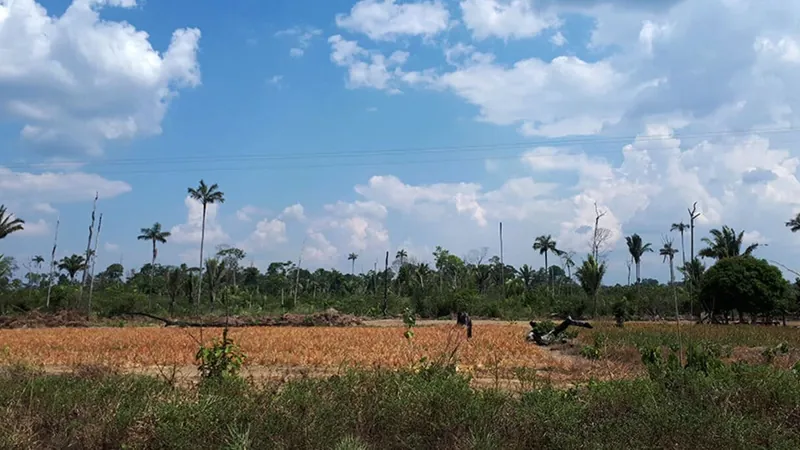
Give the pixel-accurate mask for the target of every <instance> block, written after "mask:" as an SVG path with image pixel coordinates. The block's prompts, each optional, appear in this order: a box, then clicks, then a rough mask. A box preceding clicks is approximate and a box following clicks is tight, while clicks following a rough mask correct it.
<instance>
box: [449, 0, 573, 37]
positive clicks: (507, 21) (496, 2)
mask: <svg viewBox="0 0 800 450" xmlns="http://www.w3.org/2000/svg"><path fill="white" fill-rule="evenodd" d="M461 12H462V14H463V18H464V24H465V25H466V26H467V28H468V29H469V30H470V31H472V34H473V36H474V37H475V38H476V39H485V38H487V37H489V36H495V37H499V38H502V39H510V38H517V39H519V38H526V37H533V36H536V35H538V34H539V33H541V32H542V31H543V30H546V29H548V28H553V27H557V26H559V24H560V22H559V20H558V17H557V16H556V15H555V14H553V13H552V12H550V11H546V10H537V9H536V8H535V7H534V2H533V1H531V0H462V1H461Z"/></svg>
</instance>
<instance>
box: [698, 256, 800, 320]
mask: <svg viewBox="0 0 800 450" xmlns="http://www.w3.org/2000/svg"><path fill="white" fill-rule="evenodd" d="M789 287H790V286H789V282H788V281H786V280H785V279H784V278H783V274H782V273H781V271H780V269H778V268H777V267H775V266H773V265H770V264H769V263H768V262H767V261H766V260H763V259H757V258H754V257H752V256H749V255H743V256H732V257H726V258H722V259H720V260H719V261H718V262H717V263H716V264H714V265H713V266H711V268H710V269H708V271H706V273H705V275H704V276H703V285H702V289H701V291H700V300H701V302H702V304H703V306H704V308H705V309H706V310H707V311H708V312H710V313H712V314H715V313H720V312H722V313H725V314H726V315H727V314H728V313H729V312H731V311H733V310H736V311H738V313H739V317H740V319H743V314H751V315H752V316H753V318H755V317H756V315H759V314H762V315H764V316H766V317H767V318H769V317H771V315H772V313H774V312H775V311H776V308H777V307H778V305H779V304H780V302H781V301H782V300H783V299H784V298H785V297H786V295H787V292H788V289H789Z"/></svg>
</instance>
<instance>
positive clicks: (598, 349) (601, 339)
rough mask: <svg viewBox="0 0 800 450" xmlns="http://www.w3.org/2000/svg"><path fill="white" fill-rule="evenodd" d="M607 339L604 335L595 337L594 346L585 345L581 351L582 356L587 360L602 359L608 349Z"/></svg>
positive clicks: (600, 334) (599, 334) (598, 334)
mask: <svg viewBox="0 0 800 450" xmlns="http://www.w3.org/2000/svg"><path fill="white" fill-rule="evenodd" d="M606 340H607V337H606V335H605V334H603V333H597V334H595V335H594V344H592V345H584V346H583V348H582V349H581V356H583V357H584V358H587V359H600V358H601V357H602V356H603V352H604V350H605V347H606Z"/></svg>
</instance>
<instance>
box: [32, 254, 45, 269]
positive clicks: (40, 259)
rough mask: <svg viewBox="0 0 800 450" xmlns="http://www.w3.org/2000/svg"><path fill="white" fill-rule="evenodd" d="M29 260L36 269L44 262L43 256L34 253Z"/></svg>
mask: <svg viewBox="0 0 800 450" xmlns="http://www.w3.org/2000/svg"><path fill="white" fill-rule="evenodd" d="M31 262H32V263H33V264H35V265H36V268H37V269H41V268H42V264H44V257H43V256H42V255H36V256H34V257H33V258H31Z"/></svg>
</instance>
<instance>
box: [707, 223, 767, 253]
mask: <svg viewBox="0 0 800 450" xmlns="http://www.w3.org/2000/svg"><path fill="white" fill-rule="evenodd" d="M709 233H710V234H711V237H710V238H708V237H704V238H703V239H701V242H703V243H705V244H706V245H707V246H708V247H706V248H704V249H702V250H700V252H699V253H698V255H699V256H702V257H703V258H712V259H716V260H717V261H719V260H721V259H724V258H733V257H736V256H745V255H751V254H752V253H753V251H754V250H755V249H757V248H758V245H759V244H758V243H755V244H750V245H748V246H747V248H745V249H744V252H742V245H743V244H742V240H743V238H744V231H741V232H739V234H736V231H735V230H734V229H733V228H731V227H729V226H727V225H723V227H722V229H716V228H715V229H713V230H711V231H710V232H709Z"/></svg>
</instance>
